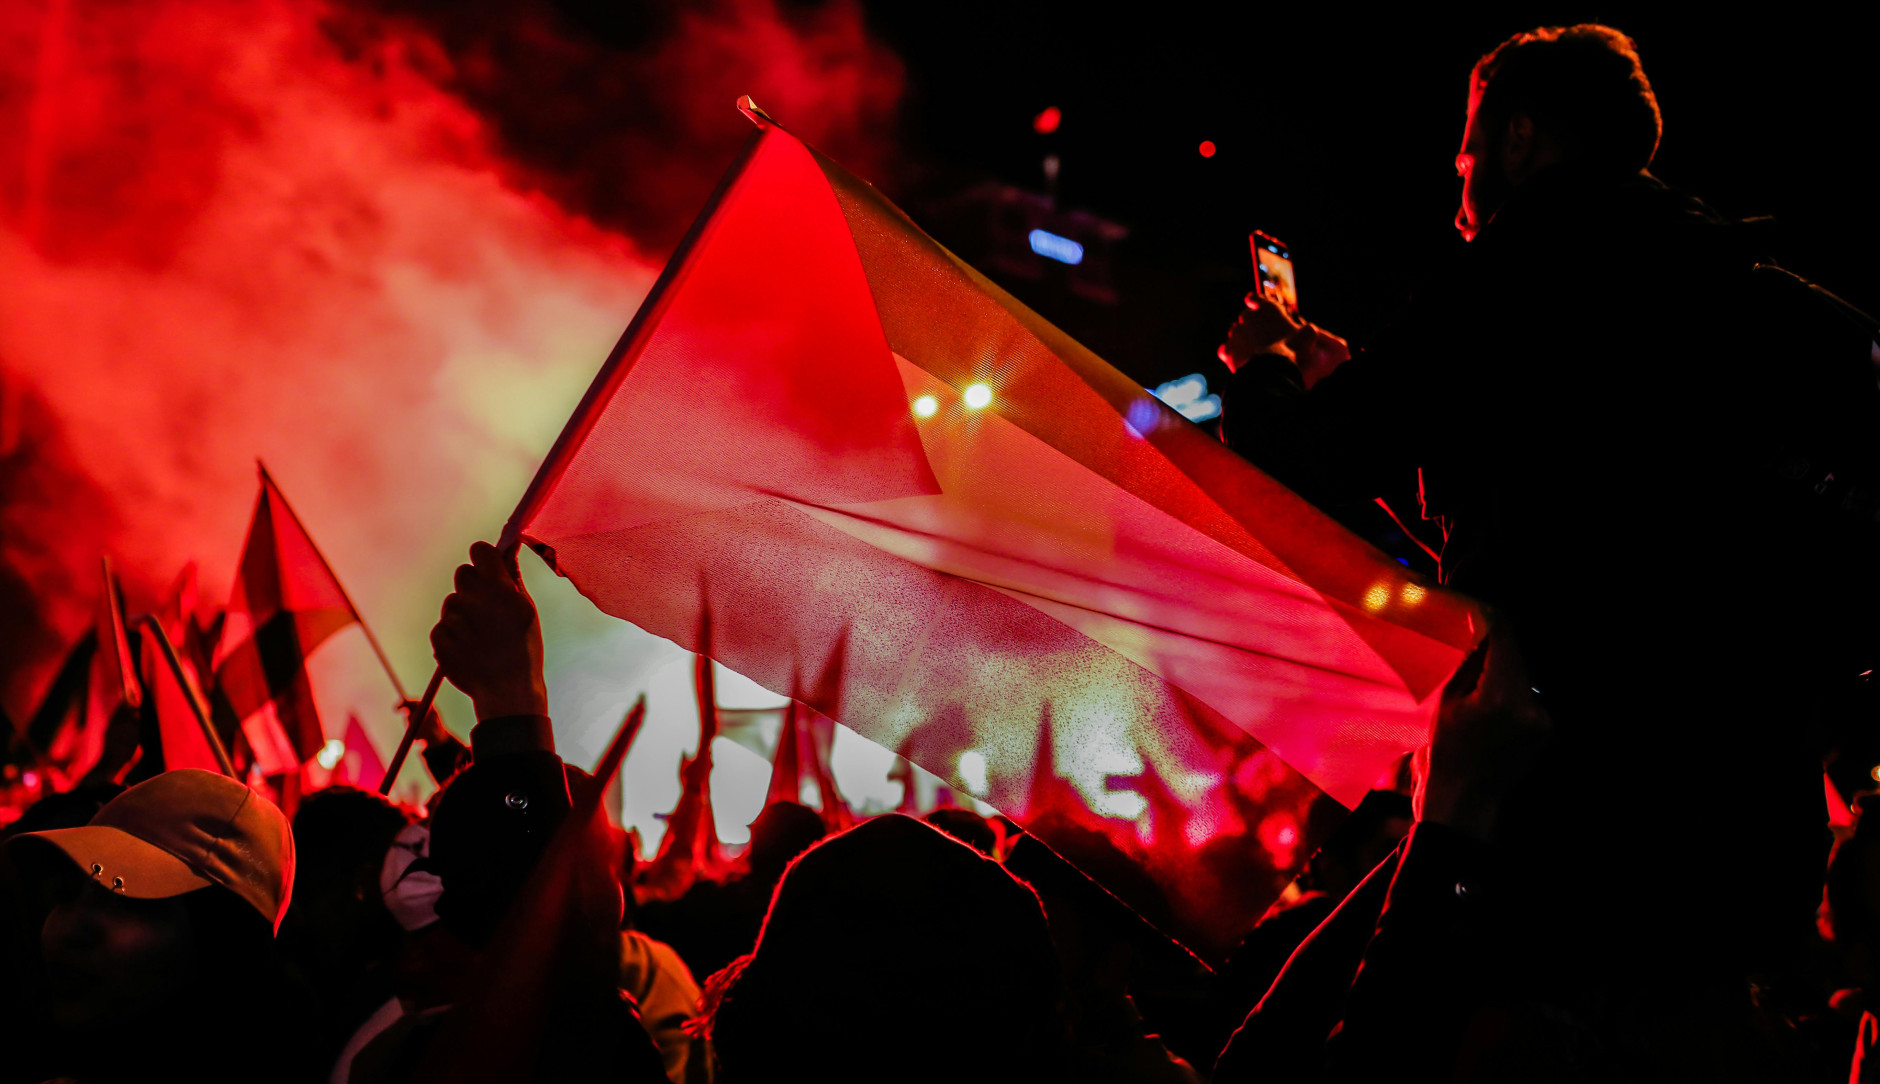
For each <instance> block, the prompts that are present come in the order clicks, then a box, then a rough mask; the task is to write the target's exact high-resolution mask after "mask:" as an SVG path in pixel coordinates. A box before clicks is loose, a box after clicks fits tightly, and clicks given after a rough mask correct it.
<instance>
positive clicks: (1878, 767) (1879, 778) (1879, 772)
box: [1867, 764, 1880, 782]
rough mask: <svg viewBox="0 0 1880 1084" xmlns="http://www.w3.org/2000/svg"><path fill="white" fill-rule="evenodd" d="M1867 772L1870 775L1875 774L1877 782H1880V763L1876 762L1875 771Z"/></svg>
mask: <svg viewBox="0 0 1880 1084" xmlns="http://www.w3.org/2000/svg"><path fill="white" fill-rule="evenodd" d="M1867 774H1869V775H1871V776H1873V777H1874V780H1875V781H1876V782H1880V764H1876V765H1874V766H1873V771H1871V772H1869V773H1867Z"/></svg>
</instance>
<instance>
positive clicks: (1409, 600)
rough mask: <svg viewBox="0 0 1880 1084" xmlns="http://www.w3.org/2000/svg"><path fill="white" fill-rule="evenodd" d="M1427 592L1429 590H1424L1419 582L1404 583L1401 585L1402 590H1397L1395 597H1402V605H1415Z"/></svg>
mask: <svg viewBox="0 0 1880 1084" xmlns="http://www.w3.org/2000/svg"><path fill="white" fill-rule="evenodd" d="M1428 594H1429V592H1428V591H1425V590H1424V589H1423V587H1422V585H1421V584H1415V583H1406V584H1404V585H1403V590H1401V591H1399V592H1397V597H1398V598H1401V599H1403V602H1404V605H1406V606H1415V605H1416V604H1417V603H1419V602H1422V601H1423V597H1424V596H1425V595H1428Z"/></svg>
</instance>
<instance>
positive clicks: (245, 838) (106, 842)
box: [10, 768, 294, 932]
mask: <svg viewBox="0 0 1880 1084" xmlns="http://www.w3.org/2000/svg"><path fill="white" fill-rule="evenodd" d="M22 839H39V840H44V841H45V842H46V843H49V844H51V845H53V846H54V847H57V848H58V849H59V850H60V851H63V852H64V853H65V855H66V857H68V858H70V859H71V860H72V861H73V862H75V863H77V864H78V867H79V870H80V871H81V872H84V873H89V874H90V875H91V877H92V879H93V880H95V881H97V882H98V883H99V884H100V885H102V886H103V887H105V888H108V889H110V890H112V891H114V892H119V893H122V894H123V895H125V896H128V897H130V898H132V899H140V900H155V899H164V898H167V897H170V896H180V895H182V894H184V893H185V892H194V891H196V890H197V889H199V888H207V887H209V886H210V885H220V886H221V887H223V888H225V889H227V890H229V891H230V892H233V893H234V894H235V895H237V896H239V897H241V898H242V899H243V900H245V901H247V903H248V904H249V905H251V906H252V907H254V909H255V910H257V911H259V912H261V915H262V917H263V918H265V919H267V920H268V923H269V924H270V925H271V926H273V928H274V929H275V931H276V932H279V930H280V928H281V917H282V916H283V915H285V914H286V913H287V902H288V900H289V898H290V897H291V896H292V894H293V888H294V831H293V827H292V825H290V824H289V823H288V820H287V816H286V814H284V813H282V812H281V811H280V810H279V809H278V808H276V807H275V805H274V803H273V802H270V801H268V800H267V799H266V798H264V797H262V796H261V795H259V794H257V793H255V792H254V791H253V790H251V789H250V788H248V787H246V786H243V785H242V784H241V783H240V782H238V781H236V780H234V779H230V778H229V777H228V776H225V775H219V774H217V773H215V772H206V771H202V770H200V769H196V768H179V769H177V770H175V771H169V772H163V773H162V774H160V775H156V776H153V777H151V778H150V779H147V780H145V781H144V782H142V783H139V784H137V785H136V786H134V787H132V788H130V789H129V790H127V791H125V792H124V793H123V794H120V795H118V796H117V797H116V798H113V799H112V800H111V801H109V802H107V803H106V804H105V806H104V808H103V809H100V810H99V811H98V814H97V816H94V817H93V818H92V819H91V823H89V824H87V825H85V826H84V827H83V828H56V829H52V830H49V831H45V832H28V833H26V834H24V835H21V836H18V837H16V838H15V839H14V840H13V841H10V843H11V844H12V845H17V843H18V841H19V840H22Z"/></svg>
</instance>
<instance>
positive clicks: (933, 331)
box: [505, 99, 1481, 948]
mask: <svg viewBox="0 0 1880 1084" xmlns="http://www.w3.org/2000/svg"><path fill="white" fill-rule="evenodd" d="M740 105H741V106H742V107H743V108H744V109H745V111H746V113H747V114H748V115H749V116H751V118H752V120H753V121H754V122H756V124H757V125H758V132H757V133H756V134H755V135H754V136H753V138H752V140H751V142H750V144H749V145H748V146H747V148H746V150H745V152H744V153H743V155H742V156H741V157H740V159H739V160H738V162H737V163H736V164H735V165H734V166H733V167H732V169H731V171H730V173H729V174H728V175H727V177H726V178H725V180H724V182H723V183H722V184H721V185H720V188H719V190H718V191H717V192H716V193H715V194H714V196H713V197H712V200H711V201H710V203H709V204H708V205H707V208H706V210H705V212H704V213H703V214H702V215H701V217H700V219H699V220H698V222H696V223H695V224H694V226H693V228H692V231H691V233H690V234H689V235H688V236H687V238H686V240H685V242H684V243H683V244H682V245H681V247H680V249H679V251H678V252H677V253H676V254H675V255H674V257H673V258H672V260H671V261H670V262H669V264H668V265H667V267H666V270H665V272H664V273H663V274H662V275H661V277H660V279H659V281H658V282H657V283H656V284H655V286H654V288H653V291H652V293H651V294H650V295H649V296H648V297H647V299H646V301H645V302H644V304H643V305H642V306H641V308H640V311H639V313H638V314H637V315H636V316H635V317H634V320H633V322H632V324H631V325H630V326H629V327H628V329H627V332H626V334H625V335H624V336H623V337H622V339H621V341H620V343H619V345H618V346H616V348H615V350H614V352H613V354H612V355H611V356H610V357H609V358H608V360H607V362H606V364H605V365H604V366H603V368H602V370H601V372H600V374H599V375H598V376H597V377H596V379H595V381H594V383H593V385H592V386H591V387H590V388H589V390H588V393H587V396H586V397H585V398H584V399H583V401H582V403H581V405H580V406H579V407H578V408H577V411H576V413H575V415H574V416H573V418H571V419H570V421H569V423H568V425H567V427H566V428H565V429H564V431H563V433H562V435H561V437H560V439H559V440H558V441H557V442H556V445H555V447H554V449H553V450H552V451H551V452H550V453H549V457H548V459H547V461H546V462H545V463H544V464H543V466H542V468H541V470H540V472H539V473H538V474H537V476H536V478H535V480H534V482H533V483H532V484H531V485H530V488H529V491H528V493H527V495H526V496H525V497H524V498H523V501H522V503H521V504H520V505H519V506H518V508H517V511H516V514H515V515H514V517H512V519H511V521H510V523H509V526H508V527H507V528H506V530H505V538H506V539H507V540H510V541H522V542H525V543H527V544H529V545H530V546H531V547H533V548H534V549H535V550H536V551H537V552H538V553H539V554H541V555H542V556H543V558H544V559H545V560H547V561H548V562H549V563H550V565H551V566H552V567H554V568H555V569H556V570H557V571H558V572H560V573H561V574H562V575H564V576H566V577H568V578H569V579H570V580H571V581H572V582H573V583H574V585H575V586H576V588H578V589H579V590H580V591H581V592H582V593H583V594H585V595H586V596H587V597H588V598H589V599H591V600H592V601H593V602H594V603H595V604H596V605H598V606H599V607H600V608H601V609H603V610H605V611H606V612H608V613H611V614H614V615H616V616H619V617H622V618H625V619H627V620H630V621H632V622H634V623H635V624H637V625H639V626H641V627H642V628H645V629H647V630H649V631H652V632H654V633H657V634H659V635H662V636H666V637H668V638H671V639H674V640H676V641H678V642H679V643H681V644H683V645H685V646H687V647H689V648H693V649H695V650H703V648H702V647H701V644H700V628H701V624H700V614H701V612H702V611H703V610H704V609H706V608H707V607H709V609H710V611H711V612H712V613H713V614H714V615H715V618H714V622H713V628H712V643H711V645H710V648H709V653H710V654H711V655H712V656H713V657H715V658H717V659H719V660H721V661H722V662H724V663H725V665H727V666H729V667H731V668H732V669H734V670H736V671H738V672H739V673H741V674H744V675H746V676H748V677H750V678H752V679H753V680H755V681H757V682H758V683H759V684H762V685H764V686H766V687H767V688H770V689H771V690H773V691H775V692H777V693H779V694H782V695H786V696H790V697H793V698H795V699H798V700H801V701H803V702H804V703H806V704H808V705H809V706H811V707H813V708H815V709H816V710H817V711H820V712H822V713H823V714H825V715H828V716H829V717H831V718H833V719H835V720H836V721H838V722H841V723H842V724H844V725H846V726H849V727H851V728H853V729H855V730H856V731H858V732H859V733H861V734H862V735H863V736H865V737H868V738H871V739H873V740H874V741H876V742H878V743H880V744H882V745H885V746H888V747H889V748H891V749H894V750H896V751H897V752H900V753H902V754H903V755H905V756H907V757H908V758H909V759H911V760H913V761H914V762H915V763H917V764H920V765H921V766H922V767H924V768H926V769H927V770H929V771H932V772H934V773H936V774H937V775H939V776H941V777H942V778H943V779H945V780H946V781H947V784H948V786H950V787H953V788H955V789H958V790H962V791H965V792H967V793H971V794H974V795H975V796H976V797H979V798H981V799H982V800H984V801H987V802H989V803H991V804H992V805H993V806H995V807H996V808H998V809H1000V810H1001V811H1003V812H1005V813H1007V814H1008V815H1010V816H1013V817H1014V818H1015V819H1018V820H1020V821H1021V822H1022V823H1027V824H1038V823H1043V822H1045V821H1047V820H1053V819H1055V820H1062V821H1064V822H1065V823H1071V824H1076V825H1081V826H1082V830H1095V831H1099V832H1102V833H1104V834H1105V835H1106V836H1107V837H1108V838H1110V839H1111V840H1112V841H1113V842H1115V844H1116V845H1117V846H1118V847H1119V848H1122V849H1124V850H1125V851H1126V852H1127V853H1129V854H1130V855H1131V856H1133V857H1134V858H1135V859H1136V860H1137V861H1138V862H1139V863H1141V864H1142V865H1143V866H1144V867H1145V868H1146V869H1147V870H1148V871H1149V872H1150V874H1151V876H1153V877H1154V878H1155V879H1156V880H1157V881H1158V882H1160V883H1161V884H1162V885H1163V886H1165V888H1166V889H1167V890H1168V891H1169V895H1170V897H1171V898H1172V899H1174V900H1176V901H1177V904H1178V907H1179V909H1180V910H1181V912H1182V914H1181V918H1182V921H1183V922H1184V923H1185V926H1186V932H1187V933H1188V934H1189V936H1190V937H1194V938H1199V939H1200V940H1201V941H1202V942H1203V944H1204V947H1210V948H1218V947H1219V946H1220V945H1221V943H1222V942H1223V940H1227V939H1231V937H1232V936H1234V935H1235V931H1236V928H1237V924H1238V923H1239V922H1240V921H1241V920H1242V919H1244V915H1242V914H1240V913H1239V912H1240V909H1241V905H1242V904H1244V900H1240V901H1237V902H1236V903H1235V904H1234V905H1233V906H1225V905H1223V903H1222V901H1223V900H1226V899H1228V898H1229V896H1230V895H1231V893H1229V892H1228V891H1227V887H1226V886H1229V885H1231V884H1233V883H1236V881H1237V879H1242V880H1244V879H1245V878H1247V877H1263V878H1264V879H1265V881H1264V882H1263V883H1270V884H1272V885H1273V887H1274V888H1275V889H1277V887H1278V886H1279V885H1280V884H1283V883H1284V877H1283V876H1276V871H1275V870H1274V869H1273V868H1271V859H1270V857H1269V859H1268V867H1267V868H1265V869H1264V870H1260V869H1254V870H1252V871H1249V870H1248V869H1245V868H1241V867H1236V866H1235V862H1237V861H1240V859H1239V858H1237V857H1236V855H1238V854H1241V853H1243V852H1250V853H1252V854H1253V855H1254V856H1255V858H1257V857H1258V852H1259V851H1260V847H1259V846H1258V843H1257V840H1258V838H1259V837H1258V835H1257V831H1256V830H1257V827H1258V825H1259V823H1262V822H1263V818H1264V817H1266V816H1267V815H1268V814H1269V813H1271V812H1272V811H1273V810H1274V809H1275V808H1276V804H1277V805H1284V806H1286V807H1288V808H1291V809H1293V810H1294V811H1295V812H1296V811H1297V810H1298V809H1300V808H1302V807H1303V805H1304V804H1305V803H1306V802H1307V801H1309V800H1310V799H1311V798H1312V797H1313V796H1316V795H1317V794H1318V793H1320V792H1323V793H1326V794H1330V795H1332V796H1333V797H1334V798H1336V799H1338V800H1339V801H1340V802H1343V803H1344V804H1346V805H1347V806H1350V805H1353V804H1355V803H1356V802H1357V801H1358V800H1359V798H1361V797H1362V796H1363V794H1364V793H1365V791H1366V790H1367V789H1368V788H1369V787H1370V786H1371V785H1372V784H1373V783H1374V782H1375V781H1376V780H1377V779H1378V778H1379V776H1380V775H1382V774H1384V773H1385V772H1386V771H1388V770H1389V769H1390V768H1391V766H1392V765H1393V764H1394V763H1395V762H1397V761H1398V760H1399V759H1400V758H1401V757H1403V756H1404V755H1405V754H1406V753H1408V752H1410V751H1411V750H1414V749H1416V748H1418V747H1419V746H1421V745H1422V744H1423V743H1424V742H1425V740H1426V738H1427V735H1428V731H1429V727H1430V724H1431V722H1432V720H1433V718H1434V711H1435V707H1436V704H1437V699H1438V694H1439V692H1440V690H1441V688H1442V686H1443V684H1444V682H1445V681H1446V680H1447V679H1448V678H1449V676H1450V675H1451V674H1452V673H1453V672H1454V670H1455V669H1456V667H1457V665H1458V664H1459V663H1460V662H1461V661H1462V659H1463V658H1464V656H1465V655H1466V654H1467V652H1468V651H1469V650H1470V649H1471V648H1472V646H1473V645H1474V644H1475V642H1476V639H1477V637H1478V633H1479V631H1480V629H1481V622H1480V619H1479V617H1478V616H1477V614H1476V612H1475V610H1474V608H1473V607H1472V605H1471V604H1470V603H1469V602H1467V601H1466V600H1464V599H1461V598H1459V597H1456V596H1452V595H1449V594H1447V593H1445V592H1443V591H1441V590H1439V589H1437V588H1435V587H1434V586H1431V585H1429V584H1427V583H1425V582H1423V581H1422V580H1420V579H1419V578H1417V577H1416V576H1415V575H1413V574H1412V573H1411V572H1410V571H1409V570H1408V569H1406V568H1404V567H1403V566H1401V565H1399V564H1397V563H1396V562H1395V561H1393V560H1391V559H1390V558H1389V557H1387V556H1385V555H1384V554H1382V553H1380V552H1378V551H1376V550H1375V549H1373V548H1371V547H1370V546H1368V545H1366V544H1365V543H1364V542H1363V541H1362V540H1360V539H1358V538H1356V537H1355V536H1353V535H1351V534H1350V533H1349V532H1347V531H1345V530H1343V529H1342V528H1340V527H1339V526H1338V525H1337V524H1335V523H1334V522H1333V521H1332V520H1330V519H1329V518H1328V517H1326V516H1325V515H1323V514H1322V513H1320V512H1318V511H1317V510H1315V509H1313V508H1312V507H1311V506H1309V505H1307V504H1306V503H1305V502H1304V501H1303V500H1301V499H1300V498H1298V497H1297V496H1295V495H1294V494H1292V493H1291V492H1290V491H1288V490H1286V489H1285V488H1284V487H1282V486H1281V485H1279V484H1278V483H1277V482H1275V481H1273V480H1272V479H1270V478H1268V477H1266V476H1265V475H1263V474H1262V473H1260V472H1259V471H1258V470H1255V469H1254V468H1253V467H1251V466H1250V465H1248V464H1247V463H1246V462H1245V461H1243V460H1241V459H1239V458H1237V457H1236V456H1234V454H1233V453H1232V452H1230V451H1229V450H1227V449H1226V448H1225V447H1223V446H1222V445H1221V444H1220V443H1219V442H1218V441H1215V440H1212V439H1210V438H1209V437H1208V436H1207V434H1205V433H1204V432H1203V431H1202V430H1200V429H1199V428H1197V427H1196V426H1194V425H1192V424H1191V423H1189V422H1188V421H1186V420H1185V419H1183V418H1182V417H1180V416H1179V415H1177V414H1176V413H1175V412H1174V411H1172V410H1170V409H1169V408H1167V407H1166V406H1164V405H1163V404H1162V403H1161V402H1159V401H1158V400H1156V399H1155V398H1154V396H1152V395H1151V394H1150V393H1149V392H1148V391H1146V390H1145V389H1144V388H1142V387H1141V386H1140V385H1138V384H1136V383H1135V382H1134V381H1133V380H1131V379H1129V378H1128V377H1126V376H1124V375H1123V374H1122V373H1120V372H1118V371H1117V370H1116V369H1113V368H1111V367H1110V366H1109V365H1107V364H1106V363H1104V362H1103V361H1102V360H1101V359H1099V358H1098V357H1096V356H1095V355H1093V354H1092V353H1091V352H1090V351H1089V350H1087V349H1085V348H1084V347H1082V346H1081V345H1079V344H1078V343H1076V342H1075V341H1073V340H1072V339H1070V338H1069V337H1068V336H1066V335H1065V334H1064V333H1063V332H1061V331H1059V330H1058V329H1057V328H1055V327H1053V326H1051V325H1050V324H1049V323H1047V322H1045V321H1044V320H1043V319H1042V318H1040V317H1039V316H1038V315H1037V314H1036V313H1033V312H1032V311H1031V310H1030V309H1028V308H1026V307H1025V306H1024V305H1022V304H1020V303H1019V302H1018V301H1017V300H1015V299H1014V298H1012V297H1011V296H1010V295H1009V294H1007V293H1006V292H1005V291H1003V290H1001V289H1000V288H999V287H997V286H995V285H994V284H992V283H991V282H989V281H988V280H986V279H985V278H984V277H983V276H981V275H979V274H978V273H977V272H975V271H974V270H973V269H972V268H970V267H968V266H967V265H966V264H964V263H963V262H961V261H960V260H959V259H958V258H957V257H955V256H954V255H953V254H952V253H950V252H948V251H947V250H946V249H944V248H942V247H941V246H940V245H939V244H937V243H935V242H934V241H933V239H932V238H930V237H928V236H927V235H926V234H924V233H922V232H921V231H920V229H919V228H918V227H916V226H915V225H914V224H913V223H912V222H911V221H909V220H908V218H907V217H906V216H905V215H903V214H902V213H901V212H900V211H899V210H898V209H897V208H895V207H894V206H893V205H892V204H890V203H889V202H888V201H887V200H886V199H885V198H883V197H882V195H881V194H880V193H879V192H877V191H875V189H873V188H872V187H870V186H869V185H868V184H866V183H865V182H863V181H861V180H859V179H857V178H855V177H854V176H853V175H851V174H849V173H848V172H847V171H846V170H844V169H843V168H842V167H840V166H838V165H836V164H835V163H833V162H831V161H830V160H828V159H826V158H824V157H822V156H821V155H820V154H818V153H817V152H816V151H814V150H813V149H811V148H809V147H808V146H806V145H804V144H803V143H802V142H801V141H799V140H798V139H796V138H795V137H794V136H792V135H791V134H790V133H789V132H787V131H785V130H783V129H782V128H780V127H778V126H777V125H776V124H775V123H774V122H772V121H770V119H769V118H767V117H766V116H764V115H763V113H762V112H761V111H759V110H757V109H756V107H755V106H753V105H751V104H750V102H749V99H745V100H744V101H743V102H741V103H740ZM805 672H810V673H816V674H819V675H821V677H819V678H818V680H817V681H816V682H814V683H813V685H811V686H809V687H805V686H804V684H803V683H802V682H801V681H800V679H799V678H798V676H797V675H799V674H802V673H805ZM1047 720H1048V722H1047ZM1047 728H1048V729H1047ZM1041 736H1042V737H1045V738H1046V739H1047V740H1045V741H1040V740H1039V739H1040V737H1041ZM962 765H967V766H968V767H969V769H970V770H964V771H963V770H962ZM1060 783H1061V784H1062V785H1059V784H1060ZM1040 801H1045V802H1048V803H1049V804H1050V807H1049V808H1041V807H1039V804H1038V803H1039V802H1040ZM1049 841H1050V840H1049V837H1048V836H1047V837H1046V842H1049ZM1289 853H1290V852H1289ZM1249 860H1252V859H1249Z"/></svg>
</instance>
